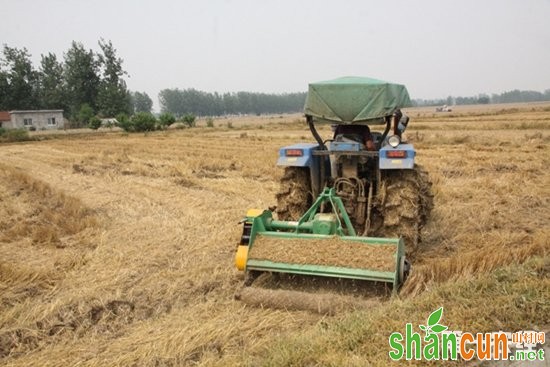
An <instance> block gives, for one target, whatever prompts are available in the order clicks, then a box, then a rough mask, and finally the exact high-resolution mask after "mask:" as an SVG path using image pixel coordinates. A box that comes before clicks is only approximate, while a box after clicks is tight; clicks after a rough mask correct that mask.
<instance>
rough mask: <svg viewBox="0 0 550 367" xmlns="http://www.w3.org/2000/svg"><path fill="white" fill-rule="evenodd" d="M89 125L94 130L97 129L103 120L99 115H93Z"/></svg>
mask: <svg viewBox="0 0 550 367" xmlns="http://www.w3.org/2000/svg"><path fill="white" fill-rule="evenodd" d="M88 127H89V128H90V129H93V130H97V129H99V128H100V127H101V120H100V119H99V117H97V116H92V118H90V120H89V121H88Z"/></svg>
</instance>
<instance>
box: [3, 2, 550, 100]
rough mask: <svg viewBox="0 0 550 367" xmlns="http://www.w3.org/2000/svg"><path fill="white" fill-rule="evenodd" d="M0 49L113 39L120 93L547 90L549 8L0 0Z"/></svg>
mask: <svg viewBox="0 0 550 367" xmlns="http://www.w3.org/2000/svg"><path fill="white" fill-rule="evenodd" d="M0 12H1V14H2V17H1V18H2V20H1V21H0V43H5V44H8V45H9V46H11V47H26V48H27V49H28V50H29V52H30V53H31V54H32V55H33V60H34V61H35V65H36V66H38V61H39V60H40V54H45V53H47V52H50V51H51V52H54V53H56V54H57V55H58V56H59V57H61V56H62V54H63V52H65V51H66V50H67V49H68V48H69V47H70V43H71V41H72V40H76V41H79V42H82V43H83V44H84V46H85V47H87V48H93V49H95V50H98V49H99V47H98V46H97V41H98V39H99V38H101V37H103V38H104V39H106V40H112V42H113V44H114V46H115V48H116V49H117V50H118V54H119V56H120V57H122V58H123V59H124V68H125V70H126V71H128V73H129V74H130V78H129V79H128V87H129V88H130V89H131V90H138V91H145V92H147V93H148V94H149V95H150V96H151V98H152V99H153V100H154V101H155V105H157V94H158V92H159V90H161V89H163V88H173V87H174V88H175V87H178V88H196V89H200V90H205V91H210V92H214V91H219V92H226V91H241V90H245V91H257V92H291V91H305V90H307V83H308V82H313V81H319V80H326V79H332V78H335V77H339V76H346V75H358V76H369V77H374V78H377V79H383V80H389V81H394V82H398V83H402V84H405V85H406V86H407V87H408V89H409V93H410V94H411V97H413V98H436V97H445V96H447V95H455V96H456V95H474V94H477V93H492V92H503V91H506V90H511V89H515V88H518V89H532V90H538V91H543V90H545V89H548V88H550V0H514V1H511V0H462V1H446V0H421V1H393V0H390V1H382V0H376V1H370V0H368V1H367V0H358V1H346V0H340V1H335V0H331V1H325V0H316V1H298V0H295V1H287V0H277V1H272V0H262V1H252V0H251V1H245V0H211V1H209V0H203V1H183V0H181V1H175V0H156V1H143V0H133V1H130V0H120V1H119V0H109V1H107V0H100V1H79V0H73V1H69V0H48V1H38V0H35V1H30V0H17V1H16V0H0Z"/></svg>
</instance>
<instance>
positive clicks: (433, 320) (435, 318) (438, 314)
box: [418, 307, 448, 336]
mask: <svg viewBox="0 0 550 367" xmlns="http://www.w3.org/2000/svg"><path fill="white" fill-rule="evenodd" d="M442 317H443V307H439V308H438V309H437V310H435V311H434V312H432V313H431V314H430V316H429V317H428V320H427V321H428V325H418V327H419V328H420V330H423V331H424V332H425V333H426V336H428V335H430V334H432V333H441V332H443V331H445V330H447V329H448V327H447V326H445V325H441V324H440V323H439V321H440V320H441V318H442Z"/></svg>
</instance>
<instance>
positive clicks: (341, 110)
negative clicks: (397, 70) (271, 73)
mask: <svg viewBox="0 0 550 367" xmlns="http://www.w3.org/2000/svg"><path fill="white" fill-rule="evenodd" d="M410 106H411V100H410V98H409V93H408V92H407V88H405V86H404V85H401V84H395V83H389V82H385V81H382V80H377V79H371V78H364V77H343V78H338V79H334V80H327V81H324V82H317V83H311V84H309V90H308V94H307V98H306V104H305V107H304V112H305V114H306V115H310V116H313V117H314V119H315V120H317V121H323V120H324V121H329V122H333V123H334V122H336V123H381V122H383V121H382V120H381V118H382V117H385V116H388V115H391V114H392V113H393V111H394V110H395V109H396V108H403V107H410Z"/></svg>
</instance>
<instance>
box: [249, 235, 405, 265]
mask: <svg viewBox="0 0 550 367" xmlns="http://www.w3.org/2000/svg"><path fill="white" fill-rule="evenodd" d="M396 253H397V246H394V245H383V244H367V243H364V242H354V241H344V240H341V239H340V238H339V237H332V238H327V239H323V240H318V239H282V238H275V237H268V236H261V235H259V236H258V237H257V238H256V240H255V241H254V244H253V245H252V246H251V248H250V253H249V256H248V258H249V259H256V260H270V261H274V262H283V263H288V264H310V265H326V266H340V267H344V268H356V269H370V270H378V271H390V272H392V271H395V264H396V259H395V254H396Z"/></svg>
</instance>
